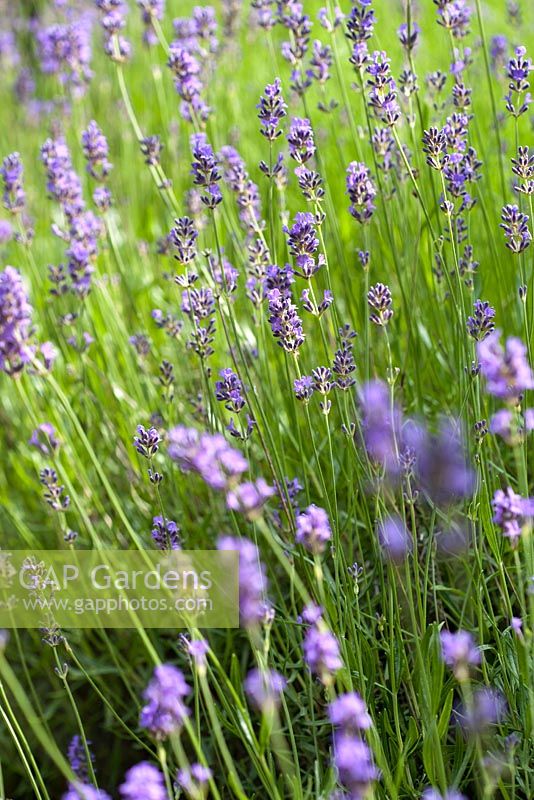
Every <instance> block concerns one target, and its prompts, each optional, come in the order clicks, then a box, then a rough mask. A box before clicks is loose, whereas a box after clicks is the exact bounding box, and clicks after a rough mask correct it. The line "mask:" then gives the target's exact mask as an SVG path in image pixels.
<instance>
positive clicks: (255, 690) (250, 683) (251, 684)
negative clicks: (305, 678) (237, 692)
mask: <svg viewBox="0 0 534 800" xmlns="http://www.w3.org/2000/svg"><path fill="white" fill-rule="evenodd" d="M244 687H245V692H246V693H247V695H248V696H249V698H250V700H251V701H252V703H253V704H254V705H255V706H256V708H258V709H259V710H260V711H262V712H263V713H270V712H271V711H272V710H274V708H275V707H276V706H277V705H278V702H279V698H280V695H281V694H282V692H283V691H284V689H285V687H286V680H285V678H284V677H283V676H282V675H280V673H279V672H276V671H275V670H273V669H268V670H260V669H252V670H251V671H250V672H249V673H248V675H247V677H246V678H245V681H244Z"/></svg>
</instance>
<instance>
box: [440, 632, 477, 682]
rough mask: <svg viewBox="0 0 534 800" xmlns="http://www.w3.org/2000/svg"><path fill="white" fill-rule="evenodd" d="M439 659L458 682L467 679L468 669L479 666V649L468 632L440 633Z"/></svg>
mask: <svg viewBox="0 0 534 800" xmlns="http://www.w3.org/2000/svg"><path fill="white" fill-rule="evenodd" d="M440 642H441V657H442V659H443V661H444V662H445V664H447V666H448V667H450V668H451V669H452V671H453V672H454V675H455V676H456V678H457V679H458V680H466V679H467V678H468V677H469V667H474V666H476V665H477V664H480V661H481V655H480V649H479V647H478V646H477V645H476V644H475V640H474V639H473V637H472V636H471V634H470V633H468V631H461V630H460V631H456V633H451V632H450V631H441V633H440Z"/></svg>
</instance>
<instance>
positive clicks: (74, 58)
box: [37, 17, 92, 95]
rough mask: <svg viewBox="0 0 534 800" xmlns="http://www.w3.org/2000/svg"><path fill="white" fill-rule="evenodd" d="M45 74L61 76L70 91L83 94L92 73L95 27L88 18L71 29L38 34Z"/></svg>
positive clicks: (57, 27) (58, 27) (63, 27)
mask: <svg viewBox="0 0 534 800" xmlns="http://www.w3.org/2000/svg"><path fill="white" fill-rule="evenodd" d="M37 48H38V53H39V59H40V62H41V70H42V71H43V72H44V73H46V74H49V75H57V77H58V78H59V81H60V82H61V84H63V86H65V87H66V88H72V89H73V91H74V93H75V94H78V95H80V94H83V93H84V92H85V88H86V86H87V83H88V82H89V80H90V78H91V76H92V72H91V67H90V63H91V24H90V21H89V19H88V18H87V17H85V18H83V19H81V20H80V21H76V22H73V23H72V24H70V25H51V26H50V27H48V28H41V29H39V30H38V31H37Z"/></svg>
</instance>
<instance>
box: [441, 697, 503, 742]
mask: <svg viewBox="0 0 534 800" xmlns="http://www.w3.org/2000/svg"><path fill="white" fill-rule="evenodd" d="M506 711H507V705H506V700H505V699H504V697H503V695H502V693H501V692H499V691H498V690H497V689H492V688H491V687H489V686H484V687H483V688H482V689H477V690H476V691H475V692H474V695H473V703H472V707H470V708H467V707H466V706H465V705H464V704H461V705H460V706H458V707H457V708H456V709H455V711H454V714H453V717H454V719H455V721H456V722H457V723H458V725H460V727H461V728H463V729H464V730H465V731H466V732H467V733H479V734H480V733H482V732H484V731H485V730H486V729H487V728H488V727H489V726H490V725H495V724H497V723H499V722H502V720H503V719H504V717H505V716H506Z"/></svg>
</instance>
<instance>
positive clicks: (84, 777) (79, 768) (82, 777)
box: [67, 735, 94, 783]
mask: <svg viewBox="0 0 534 800" xmlns="http://www.w3.org/2000/svg"><path fill="white" fill-rule="evenodd" d="M89 744H90V742H87V746H88V747H89ZM89 755H90V757H91V763H92V762H93V761H94V756H93V754H92V753H91V752H90V751H89ZM67 758H68V759H69V764H70V766H71V769H72V771H73V772H74V774H75V775H76V777H77V778H78V780H79V781H80V782H81V783H88V781H89V767H88V764H87V751H86V749H85V745H84V743H83V741H82V738H81V736H78V735H76V736H73V737H72V739H71V740H70V742H69V747H68V750H67Z"/></svg>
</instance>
